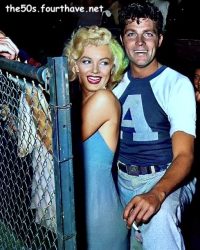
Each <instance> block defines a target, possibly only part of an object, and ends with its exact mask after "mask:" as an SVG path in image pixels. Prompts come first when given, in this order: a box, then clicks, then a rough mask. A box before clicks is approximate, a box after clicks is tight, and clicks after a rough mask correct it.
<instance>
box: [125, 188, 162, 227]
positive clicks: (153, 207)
mask: <svg viewBox="0 0 200 250" xmlns="http://www.w3.org/2000/svg"><path fill="white" fill-rule="evenodd" d="M164 199H165V194H164V193H163V192H158V191H155V190H151V191H149V192H148V193H145V194H141V195H137V196H135V197H134V198H132V199H131V201H130V202H129V203H128V204H127V206H126V208H125V210H124V219H125V220H126V223H127V227H128V228H131V226H132V224H133V222H136V224H141V223H145V222H147V221H148V220H149V219H150V218H151V217H152V216H153V215H154V214H155V213H157V211H158V210H159V209H160V207H161V204H162V202H163V201H164Z"/></svg>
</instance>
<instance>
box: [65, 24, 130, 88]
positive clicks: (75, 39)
mask: <svg viewBox="0 0 200 250" xmlns="http://www.w3.org/2000/svg"><path fill="white" fill-rule="evenodd" d="M87 45H95V46H101V45H108V46H109V47H110V49H111V52H112V55H113V63H114V68H113V70H112V75H111V78H110V82H109V83H108V85H107V87H108V88H113V87H114V86H115V85H116V84H117V83H118V82H119V81H120V80H121V79H122V76H123V73H124V70H125V68H126V67H127V66H128V59H127V58H126V57H125V54H124V51H123V49H122V47H121V46H120V44H119V43H118V42H117V40H116V39H114V38H113V36H112V34H111V32H110V31H109V30H107V29H106V28H103V27H98V26H90V27H81V28H79V29H78V30H77V31H76V32H75V33H73V34H72V38H71V40H70V41H69V42H68V43H67V44H66V45H65V47H64V50H63V55H64V56H67V57H68V71H69V80H70V81H73V80H75V79H76V78H77V73H76V72H75V64H76V62H77V60H78V59H79V58H80V57H81V55H82V54H83V50H84V48H85V47H86V46H87Z"/></svg>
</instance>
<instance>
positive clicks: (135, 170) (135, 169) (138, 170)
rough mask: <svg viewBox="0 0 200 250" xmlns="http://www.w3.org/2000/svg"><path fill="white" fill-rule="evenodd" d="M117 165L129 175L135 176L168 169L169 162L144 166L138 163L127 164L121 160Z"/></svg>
mask: <svg viewBox="0 0 200 250" xmlns="http://www.w3.org/2000/svg"><path fill="white" fill-rule="evenodd" d="M117 166H118V168H119V169H120V170H121V171H123V172H124V173H126V174H128V175H133V176H139V175H145V174H153V173H156V172H160V171H163V170H165V169H167V164H166V165H162V166H158V165H152V166H145V167H144V166H137V165H126V164H124V163H122V162H120V161H118V162H117Z"/></svg>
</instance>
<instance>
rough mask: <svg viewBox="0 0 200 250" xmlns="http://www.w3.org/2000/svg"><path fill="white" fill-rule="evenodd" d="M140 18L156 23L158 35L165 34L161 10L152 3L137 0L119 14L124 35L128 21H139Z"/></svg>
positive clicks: (124, 7)
mask: <svg viewBox="0 0 200 250" xmlns="http://www.w3.org/2000/svg"><path fill="white" fill-rule="evenodd" d="M139 18H149V19H151V20H152V21H154V22H155V23H156V28H157V32H158V35H160V34H162V33H163V16H162V13H161V12H160V10H159V9H158V8H157V7H156V6H155V5H153V4H152V3H150V2H148V1H145V0H136V1H134V2H132V3H131V4H128V5H125V6H123V7H122V9H121V11H120V12H119V26H120V29H121V34H122V35H123V32H124V28H125V26H126V24H127V23H128V22H127V21H128V19H129V20H130V19H131V20H132V21H135V20H136V21H137V22H138V23H139Z"/></svg>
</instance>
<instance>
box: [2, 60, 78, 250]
mask: <svg viewBox="0 0 200 250" xmlns="http://www.w3.org/2000/svg"><path fill="white" fill-rule="evenodd" d="M66 65H67V64H66V58H63V57H60V58H50V59H49V61H48V64H47V65H46V66H44V67H41V68H35V67H33V66H30V65H26V64H23V63H20V62H16V61H10V60H7V59H4V58H0V69H1V71H0V249H2V250H4V249H5V250H7V249H8V250H9V249H10V250H12V249H48V250H49V249H52V250H53V249H67V250H71V249H76V231H75V213H74V189H73V168H72V166H73V163H72V145H71V120H70V109H71V106H70V99H69V89H68V79H67V66H66ZM49 87H50V88H49Z"/></svg>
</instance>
